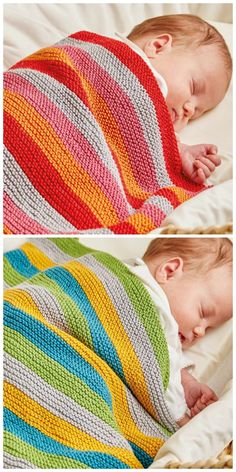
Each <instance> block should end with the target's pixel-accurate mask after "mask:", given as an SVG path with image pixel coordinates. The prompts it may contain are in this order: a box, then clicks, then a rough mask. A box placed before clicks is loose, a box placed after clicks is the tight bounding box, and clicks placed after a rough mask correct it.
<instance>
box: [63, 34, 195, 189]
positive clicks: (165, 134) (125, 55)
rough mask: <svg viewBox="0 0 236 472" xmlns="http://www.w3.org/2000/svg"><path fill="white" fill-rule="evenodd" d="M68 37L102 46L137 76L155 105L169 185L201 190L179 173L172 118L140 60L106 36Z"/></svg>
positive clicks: (85, 35) (128, 48)
mask: <svg viewBox="0 0 236 472" xmlns="http://www.w3.org/2000/svg"><path fill="white" fill-rule="evenodd" d="M71 37H72V38H75V39H77V40H81V41H89V42H91V43H97V44H100V45H102V46H103V47H105V48H106V49H108V50H109V51H111V52H112V53H113V54H114V55H115V56H116V57H117V58H118V59H119V60H120V61H121V62H122V63H123V64H124V65H125V66H126V67H128V68H129V69H130V70H131V72H133V73H134V74H135V75H136V77H138V79H139V81H140V83H141V84H142V85H143V86H144V88H145V90H146V92H147V93H148V95H149V96H150V98H151V100H152V102H153V105H154V106H155V109H156V114H157V118H158V122H159V123H160V124H161V126H160V130H161V136H162V146H163V151H164V158H165V162H166V168H167V171H168V174H169V176H170V178H171V180H172V182H173V183H174V184H175V185H177V186H178V187H183V188H184V189H188V190H191V191H193V192H196V193H197V192H199V191H201V190H202V189H203V187H204V186H202V185H197V184H195V183H194V182H190V181H188V180H187V179H185V177H184V176H183V175H182V174H181V169H182V165H181V158H180V155H179V151H178V147H177V142H176V137H175V133H174V128H173V124H172V121H171V117H170V114H169V111H168V108H167V105H166V102H165V99H164V97H163V95H162V93H161V91H160V88H159V87H158V85H157V81H156V79H155V77H154V75H153V74H152V72H151V70H150V68H149V67H148V65H147V64H146V63H145V62H144V61H143V59H142V58H141V57H140V56H139V55H138V54H136V53H135V52H134V51H133V50H132V49H131V48H130V47H129V46H127V45H126V44H124V43H122V42H121V41H117V40H115V39H112V38H106V37H105V36H100V35H98V34H94V33H89V32H87V31H81V32H78V33H75V34H72V35H71ZM134 55H135V60H134Z"/></svg>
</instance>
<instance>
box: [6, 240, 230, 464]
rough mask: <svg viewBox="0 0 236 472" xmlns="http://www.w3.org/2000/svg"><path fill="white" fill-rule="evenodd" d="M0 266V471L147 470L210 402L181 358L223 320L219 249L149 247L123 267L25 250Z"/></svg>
mask: <svg viewBox="0 0 236 472" xmlns="http://www.w3.org/2000/svg"><path fill="white" fill-rule="evenodd" d="M4 264H5V270H4V275H5V284H6V287H7V289H6V290H5V292H4V349H5V357H4V453H5V459H4V460H5V467H7V468H19V467H20V468H22V467H24V468H31V469H32V468H35V467H36V468H37V467H39V468H46V469H48V468H52V469H55V468H60V469H67V468H68V469H71V468H77V469H81V468H95V469H99V468H100V469H123V468H126V469H127V468H135V469H140V468H143V467H148V466H149V465H150V464H151V463H152V461H153V458H154V457H155V455H156V454H157V452H158V451H159V450H160V448H161V447H162V445H163V444H164V442H165V441H167V440H168V439H169V437H170V436H171V435H172V434H173V433H175V432H176V431H177V430H178V429H179V427H180V426H182V425H184V424H185V423H186V422H187V421H189V419H190V417H193V416H194V415H196V414H197V413H198V412H199V411H201V410H202V409H203V408H205V407H206V406H207V405H209V404H210V403H212V402H214V401H216V400H217V396H216V395H215V393H214V392H213V391H212V390H211V389H210V388H209V387H208V386H207V385H204V384H202V383H199V382H198V381H197V380H196V379H194V377H192V375H191V373H190V372H189V367H190V366H189V364H191V361H188V360H186V359H185V357H184V355H183V353H182V348H186V347H188V346H190V345H191V344H192V343H193V342H194V341H197V340H198V339H199V338H201V337H202V336H204V335H205V333H206V331H207V330H208V329H213V328H215V327H217V326H220V325H221V323H223V322H224V321H225V320H227V319H229V318H230V317H231V315H232V245H231V243H230V242H229V240H228V239H221V238H214V239H213V238H211V239H204V238H201V239H200V238H199V239H187V238H186V239H184V238H168V239H166V238H165V239H162V238H160V239H155V240H153V241H152V242H151V244H150V245H149V247H148V249H147V251H146V253H145V254H144V257H143V259H135V260H132V261H131V262H130V263H129V264H128V263H125V264H124V263H123V262H121V261H120V260H118V259H117V258H115V257H113V256H112V255H110V254H108V253H106V252H101V251H97V250H94V249H92V248H88V247H85V246H83V245H82V244H81V243H80V242H79V241H78V239H76V238H50V239H46V238H41V239H39V238H34V239H33V240H31V241H30V242H28V243H26V244H24V245H23V246H22V247H21V248H20V249H18V250H14V251H10V252H8V253H6V254H5V257H4Z"/></svg>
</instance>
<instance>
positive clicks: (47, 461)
mask: <svg viewBox="0 0 236 472" xmlns="http://www.w3.org/2000/svg"><path fill="white" fill-rule="evenodd" d="M4 451H5V452H8V453H9V454H11V455H12V456H14V457H19V458H20V459H26V460H27V461H29V462H30V463H31V464H34V465H36V466H38V467H40V468H42V469H87V468H88V466H87V465H85V464H83V463H82V462H79V461H77V460H74V459H70V458H69V457H60V456H57V455H55V454H47V453H46V452H43V451H40V450H39V449H36V448H35V447H33V446H31V445H30V444H27V443H25V442H24V441H22V440H21V439H19V438H18V437H17V436H15V435H14V434H12V433H9V432H4Z"/></svg>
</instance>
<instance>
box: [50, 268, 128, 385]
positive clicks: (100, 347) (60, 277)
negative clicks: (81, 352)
mask: <svg viewBox="0 0 236 472" xmlns="http://www.w3.org/2000/svg"><path fill="white" fill-rule="evenodd" d="M45 275H47V277H49V278H50V279H52V280H53V281H55V282H56V283H57V284H58V286H59V287H60V288H61V289H62V290H63V291H64V292H65V293H66V294H67V295H68V296H69V297H70V298H72V300H73V301H74V302H75V303H76V305H77V306H78V308H79V310H80V311H81V313H82V314H83V316H84V317H85V318H86V320H87V323H88V325H89V329H90V333H91V336H92V340H93V348H94V350H95V352H96V354H98V355H99V357H101V358H102V359H104V360H105V361H106V362H107V363H108V364H109V365H110V366H111V367H112V369H113V370H114V371H115V372H116V373H117V375H119V377H120V378H121V380H122V381H123V382H125V375H124V372H123V368H122V364H121V362H120V359H119V357H118V354H117V351H116V349H115V347H114V345H113V344H112V342H111V340H110V338H109V337H108V335H107V333H106V331H105V329H104V327H103V326H102V324H101V322H100V320H99V318H98V317H97V314H96V311H95V310H94V308H93V307H92V305H91V303H90V301H89V299H88V297H87V295H86V294H85V293H84V291H83V289H82V288H81V286H80V285H79V283H78V281H77V280H76V279H75V278H74V277H73V276H72V275H71V274H70V273H69V272H68V271H67V270H66V269H64V268H62V267H53V268H51V269H48V270H46V271H45Z"/></svg>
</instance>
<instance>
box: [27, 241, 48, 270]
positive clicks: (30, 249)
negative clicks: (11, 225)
mask: <svg viewBox="0 0 236 472" xmlns="http://www.w3.org/2000/svg"><path fill="white" fill-rule="evenodd" d="M21 249H22V251H24V253H25V255H26V256H27V257H28V259H29V261H30V262H31V264H33V266H34V267H36V269H38V270H46V269H49V267H54V266H55V265H56V264H55V263H54V262H53V261H52V260H51V259H49V257H47V256H46V254H44V252H42V251H41V250H40V249H38V248H37V247H36V246H34V244H32V243H25V244H23V246H21Z"/></svg>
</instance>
